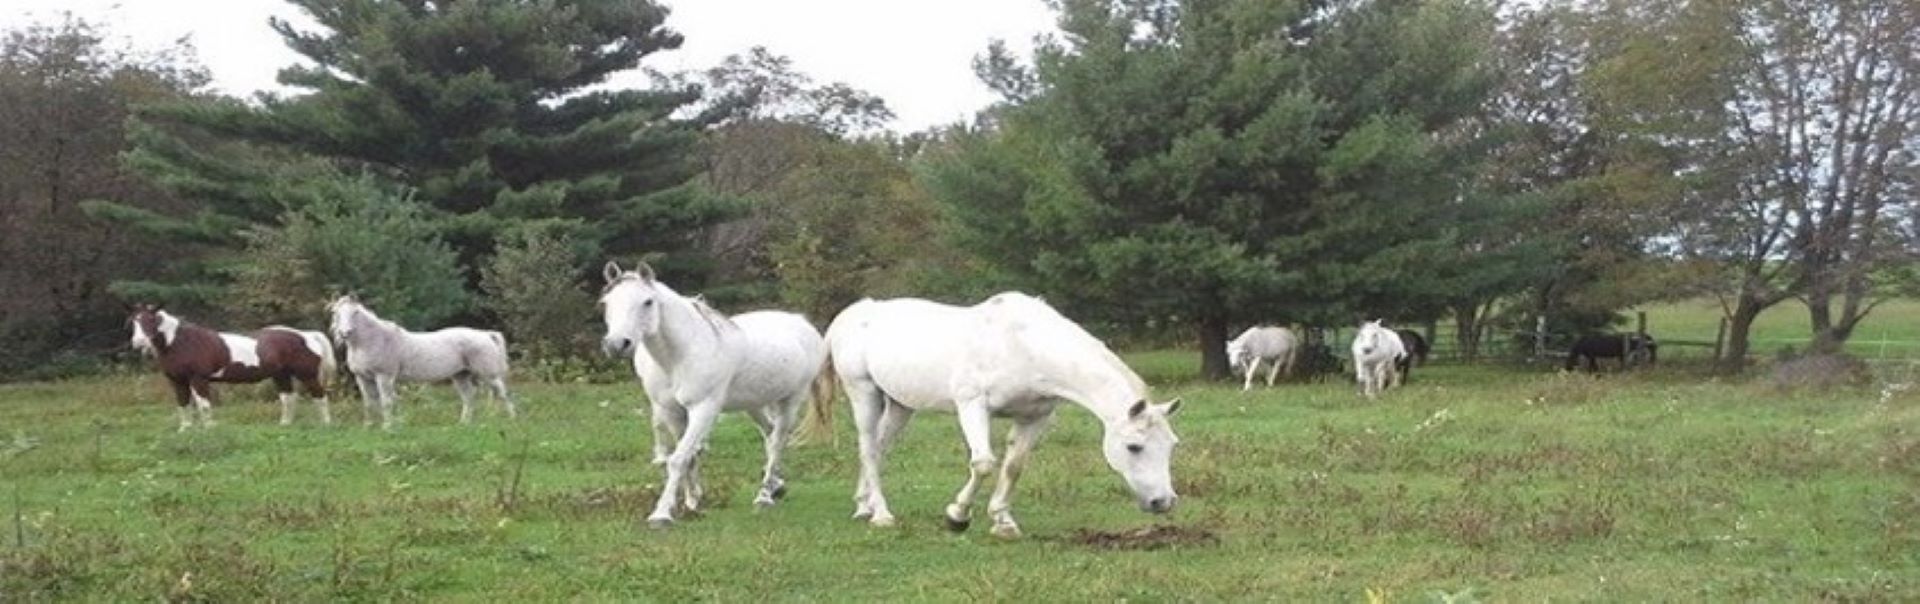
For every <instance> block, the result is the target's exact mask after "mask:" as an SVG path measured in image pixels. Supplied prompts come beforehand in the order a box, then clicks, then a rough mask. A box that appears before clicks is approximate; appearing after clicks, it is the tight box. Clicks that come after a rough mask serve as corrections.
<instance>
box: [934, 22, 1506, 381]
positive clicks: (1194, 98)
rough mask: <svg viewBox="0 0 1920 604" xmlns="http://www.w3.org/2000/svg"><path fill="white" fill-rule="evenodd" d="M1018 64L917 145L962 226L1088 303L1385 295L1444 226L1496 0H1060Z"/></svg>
mask: <svg viewBox="0 0 1920 604" xmlns="http://www.w3.org/2000/svg"><path fill="white" fill-rule="evenodd" d="M1059 6H1060V8H1061V11H1062V12H1061V17H1060V26H1061V29H1062V31H1064V32H1065V35H1066V37H1065V39H1064V40H1061V41H1055V42H1052V43H1048V44H1042V45H1041V47H1040V48H1039V49H1038V50H1037V51H1036V53H1035V56H1034V60H1033V62H1032V67H1030V68H1028V67H1023V66H1021V65H1020V64H1019V63H1018V62H1017V61H1012V60H1009V58H1008V57H1007V56H1006V54H1005V51H1004V48H1003V47H1002V48H997V49H996V50H995V51H994V52H993V53H991V54H990V55H989V56H988V57H985V58H983V60H981V61H980V62H979V65H978V69H979V71H981V72H982V79H983V80H985V81H987V82H988V83H989V84H990V85H992V86H993V87H994V88H995V89H996V90H1000V91H1001V92H1002V93H1003V95H1004V96H1006V97H1007V103H1008V104H1007V105H1006V106H1003V107H1000V108H997V109H996V110H995V111H994V113H993V115H992V116H991V117H992V120H993V125H992V129H991V131H988V132H984V133H976V134H972V135H967V136H961V137H959V140H957V141H955V142H954V143H953V144H952V146H951V148H949V149H948V150H946V151H945V152H944V154H936V157H935V159H934V160H933V161H932V165H931V167H930V170H929V176H930V179H929V187H930V189H932V191H933V192H934V194H935V196H936V197H937V198H939V199H941V200H943V201H944V202H945V203H946V204H947V205H948V206H950V207H951V208H952V209H953V210H954V215H955V217H956V218H957V219H958V220H959V222H960V224H961V229H960V231H961V232H960V233H959V236H960V239H961V241H962V242H963V243H964V244H967V245H968V247H970V248H971V249H974V250H975V251H977V252H979V253H980V254H982V255H983V256H986V257H987V258H989V259H990V260H993V261H994V262H995V263H996V264H998V265H1000V266H1002V267H1006V268H1009V269H1010V270H1012V271H1014V272H1016V273H1020V274H1022V275H1024V276H1025V277H1026V278H1027V280H1028V282H1029V283H1030V284H1032V285H1033V287H1034V288H1035V289H1037V290H1039V292H1040V293H1044V294H1047V295H1049V296H1051V297H1053V298H1055V299H1058V300H1061V301H1063V302H1067V303H1069V304H1071V305H1072V306H1074V307H1076V309H1077V310H1078V311H1079V312H1080V314H1081V315H1082V316H1083V317H1084V318H1087V319H1096V320H1110V321H1125V322H1129V323H1132V324H1140V323H1141V322H1144V321H1166V320H1173V321H1178V322H1181V323H1185V324H1188V325H1191V326H1193V327H1194V328H1195V329H1196V333H1197V335H1198V340H1199V342H1198V343H1199V345H1200V348H1201V350H1202V370H1203V372H1204V373H1205V374H1207V375H1210V376H1220V375H1224V374H1225V372H1226V359H1225V350H1224V345H1225V340H1226V337H1227V335H1228V334H1227V330H1228V327H1229V325H1230V324H1232V323H1233V322H1235V321H1246V320H1275V319H1278V320H1295V321H1305V322H1316V323H1322V324H1325V323H1332V322H1339V323H1345V322H1347V321H1350V320H1353V319H1358V318H1362V317H1364V316H1367V315H1371V314H1375V313H1389V312H1397V311H1399V310H1401V309H1402V308H1404V307H1403V306H1398V305H1399V304H1401V302H1400V301H1401V300H1404V299H1406V298H1408V297H1409V296H1412V295H1415V294H1417V293H1424V292H1423V288H1430V287H1433V286H1436V285H1437V283H1438V282H1437V281H1435V280H1430V279H1424V278H1423V277H1424V275H1426V274H1427V273H1429V272H1430V269H1431V262H1432V261H1433V259H1434V258H1437V257H1438V255H1437V251H1439V250H1448V249H1452V247H1453V243H1452V242H1451V241H1449V239H1448V238H1449V237H1450V236H1451V235H1450V234H1449V233H1448V232H1446V231H1445V230H1443V229H1436V228H1433V226H1434V225H1436V224H1444V223H1446V222H1448V216H1450V215H1451V213H1453V212H1458V211H1459V208H1457V207H1456V205H1457V204H1455V203H1453V202H1454V200H1455V199H1456V198H1457V195H1456V192H1457V188H1458V186H1457V184H1456V183H1455V182H1454V180H1453V179H1452V178H1450V177H1451V176H1452V175H1453V174H1455V173H1456V171H1458V170H1460V169H1461V168H1462V166H1463V164H1465V163H1466V162H1465V160H1463V159H1461V158H1460V157H1459V156H1457V155H1456V154H1455V153H1454V151H1455V147H1456V146H1458V145H1457V144H1456V143H1455V142H1454V141H1453V140H1451V139H1450V138H1448V137H1447V136H1444V134H1445V133H1446V132H1447V131H1448V130H1449V129H1450V128H1452V127H1453V126H1454V125H1455V124H1456V123H1457V122H1459V121H1460V120H1461V118H1462V117H1463V116H1466V115H1469V114H1471V113H1472V112H1473V111H1474V110H1475V109H1476V108H1477V107H1478V105H1479V104H1480V102H1481V101H1482V100H1483V98H1484V95H1485V94H1486V91H1487V89H1488V88H1489V86H1490V84H1491V82H1492V79H1491V78H1489V77H1487V74H1485V73H1484V72H1483V71H1482V70H1481V69H1480V68H1479V59H1480V54H1481V52H1483V50H1484V48H1485V46H1486V41H1487V39H1488V38H1489V37H1490V35H1491V27H1490V24H1491V22H1492V15H1491V11H1490V10H1489V9H1487V8H1486V7H1484V6H1481V5H1479V4H1476V3H1472V2H1467V1H1458V2H1432V3H1408V2H1395V1H1387V0H1380V1H1373V2H1357V3H1325V2H1310V1H1302V2H1275V1H1271V0H1185V1H1180V2H1174V1H1146V0H1074V1H1067V2H1062V3H1060V5H1059Z"/></svg>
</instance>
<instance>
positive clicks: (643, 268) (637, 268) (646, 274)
mask: <svg viewBox="0 0 1920 604" xmlns="http://www.w3.org/2000/svg"><path fill="white" fill-rule="evenodd" d="M633 272H636V273H640V278H641V279H646V280H647V282H649V283H651V282H653V265H651V264H647V262H646V261H645V260H642V261H640V264H637V265H634V267H633Z"/></svg>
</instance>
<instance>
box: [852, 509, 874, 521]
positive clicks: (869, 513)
mask: <svg viewBox="0 0 1920 604" xmlns="http://www.w3.org/2000/svg"><path fill="white" fill-rule="evenodd" d="M871 518H873V510H854V511H853V519H854V520H857V521H860V522H866V521H867V520H868V519H871Z"/></svg>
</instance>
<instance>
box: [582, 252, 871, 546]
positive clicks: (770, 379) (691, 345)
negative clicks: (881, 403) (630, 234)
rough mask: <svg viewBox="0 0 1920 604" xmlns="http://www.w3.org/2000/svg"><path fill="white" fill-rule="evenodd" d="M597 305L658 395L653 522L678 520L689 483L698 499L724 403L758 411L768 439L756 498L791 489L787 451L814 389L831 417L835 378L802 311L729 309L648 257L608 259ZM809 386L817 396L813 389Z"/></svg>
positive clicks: (615, 341)
mask: <svg viewBox="0 0 1920 604" xmlns="http://www.w3.org/2000/svg"><path fill="white" fill-rule="evenodd" d="M605 277H606V279H607V286H606V290H605V293H604V294H603V295H602V296H601V297H600V305H601V308H602V310H603V312H604V317H605V319H606V323H607V335H606V338H605V339H604V340H603V341H602V345H603V347H604V348H605V350H606V352H607V354H608V355H621V354H631V355H632V356H633V370H634V373H636V374H638V375H639V376H640V383H641V387H643V388H645V389H646V391H647V398H648V399H649V400H650V401H651V402H652V405H653V418H654V454H655V456H656V457H659V456H660V455H661V453H662V452H663V451H662V449H663V446H664V444H665V443H666V442H667V440H669V439H675V440H676V442H675V444H674V447H673V452H672V454H671V455H669V456H666V466H667V481H666V484H665V485H663V486H662V487H661V489H660V500H659V501H658V502H656V503H655V505H654V507H653V513H652V514H649V515H648V516H647V524H648V525H650V526H653V527H654V528H665V527H668V526H671V525H672V524H673V510H674V507H675V505H676V504H677V503H678V501H677V500H678V498H679V497H680V496H681V495H682V493H683V491H684V494H685V496H686V507H687V509H689V510H691V509H695V508H696V507H697V506H698V505H699V500H700V496H701V494H702V489H701V486H700V477H699V469H698V468H699V466H698V463H699V455H700V452H701V450H702V449H704V448H705V447H706V444H707V436H708V435H709V434H710V433H712V431H713V425H714V422H715V421H716V420H718V419H719V417H720V413H721V412H723V411H737V412H741V413H745V414H747V416H748V417H751V418H753V422H754V424H755V425H757V426H759V427H760V434H761V436H763V437H765V439H766V454H767V464H766V468H765V474H764V476H763V477H762V479H761V482H760V491H759V493H758V494H756V495H755V496H754V498H753V503H754V505H755V506H757V507H761V508H764V507H767V506H771V505H773V503H774V501H775V500H777V499H779V498H781V497H782V496H784V495H785V494H786V491H787V487H786V480H785V478H784V477H782V473H783V468H782V467H781V462H780V456H781V452H782V451H783V450H784V449H785V448H786V445H787V441H788V439H789V438H790V437H791V436H792V435H793V430H794V428H795V427H796V426H798V425H799V422H800V413H801V410H802V409H804V408H805V404H806V401H807V400H808V399H809V398H811V399H812V400H813V404H814V407H815V409H814V418H815V419H816V420H817V421H819V422H823V423H824V422H827V421H828V416H827V414H828V413H829V406H828V405H829V403H830V401H831V400H832V395H833V393H832V385H833V378H832V376H831V375H826V374H823V372H822V369H824V368H825V367H826V360H827V344H826V341H824V340H822V339H821V338H820V330H818V329H814V327H813V324H812V323H808V322H807V319H806V317H803V316H800V315H797V314H794V313H789V312H779V311H764V310H763V311H756V312H749V313H743V314H739V315H735V316H733V317H732V318H728V317H726V316H725V315H722V314H720V313H719V312H718V311H715V310H714V309H713V308H712V307H710V306H707V304H706V302H703V301H701V300H700V299H698V298H688V297H685V296H681V295H680V294H678V293H675V292H674V291H673V289H672V288H669V287H667V285H666V284H665V283H661V282H659V281H656V280H654V275H653V269H652V268H651V267H649V266H647V265H646V264H644V263H642V264H641V265H639V266H637V267H635V269H634V270H632V271H624V270H621V269H620V265H618V264H615V263H612V262H608V263H607V266H606V270H605ZM809 395H811V396H809Z"/></svg>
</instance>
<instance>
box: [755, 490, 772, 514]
mask: <svg viewBox="0 0 1920 604" xmlns="http://www.w3.org/2000/svg"><path fill="white" fill-rule="evenodd" d="M771 507H773V498H772V497H768V496H766V495H764V494H762V495H761V496H759V497H755V498H753V510H754V511H756V512H760V511H766V510H767V509H768V508H771Z"/></svg>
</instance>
